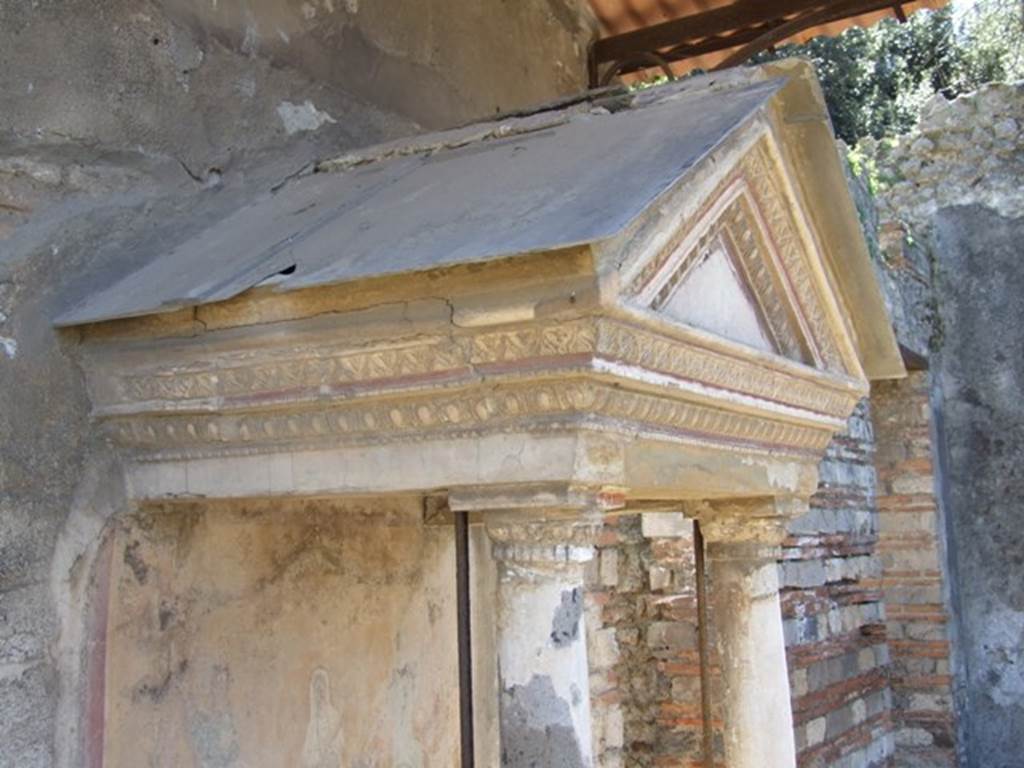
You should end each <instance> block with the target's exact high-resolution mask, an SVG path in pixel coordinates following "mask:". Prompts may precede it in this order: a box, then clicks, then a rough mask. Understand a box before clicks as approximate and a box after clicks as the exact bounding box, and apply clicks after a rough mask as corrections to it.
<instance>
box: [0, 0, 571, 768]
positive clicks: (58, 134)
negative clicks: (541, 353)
mask: <svg viewBox="0 0 1024 768" xmlns="http://www.w3.org/2000/svg"><path fill="white" fill-rule="evenodd" d="M569 8H570V6H569V5H568V4H565V3H563V2H562V1H561V0H528V1H527V2H517V3H507V2H504V1H503V0H458V1H457V2H451V0H445V2H440V0H438V1H437V2H413V1H412V0H408V1H403V0H386V1H384V2H381V1H378V2H373V3H369V2H363V3H359V2H356V0H309V2H298V1H295V0H290V1H288V2H277V1H276V0H275V1H273V2H272V1H271V0H251V1H250V2H242V0H216V1H214V2H200V0H166V2H147V1H146V0H109V1H107V2H102V3H97V2H92V1H91V0H70V1H69V2H51V1H50V0H35V1H33V2H29V0H12V1H11V2H4V3H0V766H4V767H5V768H6V766H18V768H36V767H37V766H50V765H53V764H54V761H55V759H56V757H55V755H56V754H57V753H58V751H59V750H57V749H56V745H55V743H54V739H55V737H54V733H55V729H56V724H57V720H56V717H57V716H56V709H55V707H56V702H57V699H58V695H59V693H60V692H61V688H62V685H63V686H66V685H68V684H69V681H68V680H62V679H61V678H60V677H59V676H58V674H57V671H56V669H57V662H58V654H59V653H60V651H61V646H60V643H59V642H58V641H59V637H58V630H59V627H61V626H62V622H64V623H67V622H68V620H69V619H70V618H71V617H70V616H69V614H70V613H71V612H76V611H84V610H86V606H84V605H80V604H78V602H80V601H78V602H74V601H72V602H70V603H66V604H65V605H63V607H58V606H57V605H56V601H57V592H59V591H60V588H63V587H60V588H58V587H57V586H55V587H53V588H51V579H52V580H53V583H54V584H55V585H63V584H66V583H68V580H69V579H71V580H72V581H74V583H75V584H77V585H78V586H81V585H82V584H83V583H85V582H86V581H87V580H88V573H86V574H85V575H84V576H83V574H82V573H80V572H79V570H81V569H82V568H84V569H85V570H86V571H88V567H89V565H90V564H91V563H90V562H89V559H88V558H85V559H83V560H78V555H80V554H81V553H82V552H83V551H85V548H86V547H87V545H88V544H89V543H90V542H92V539H94V538H95V530H94V529H93V528H91V527H89V526H84V527H83V526H82V525H81V520H79V519H77V518H75V517H74V516H73V515H72V516H69V510H71V508H72V501H73V498H74V496H75V489H76V486H78V485H79V484H80V483H81V482H82V478H83V475H84V473H85V465H86V462H87V461H88V462H92V463H94V464H97V465H101V464H103V462H104V461H105V460H106V459H105V455H106V453H107V448H106V446H105V445H104V444H103V443H102V442H101V441H99V440H97V438H96V437H95V435H94V434H93V433H92V432H91V430H90V428H89V423H88V402H87V397H86V393H85V391H84V387H83V383H82V380H81V376H80V374H79V371H78V368H77V365H76V363H75V335H74V334H73V333H67V334H60V335H58V334H55V333H54V332H53V330H52V329H51V327H50V320H51V319H52V318H53V317H54V316H55V315H57V314H58V313H59V312H60V311H61V310H62V309H64V308H66V307H67V306H69V305H71V304H73V303H74V302H76V301H77V300H79V299H80V298H81V297H82V296H84V295H85V294H87V293H88V292H90V291H91V290H93V289H95V288H96V287H98V286H103V285H106V284H109V281H110V280H111V279H112V278H113V276H117V275H121V274H123V273H124V272H126V271H128V270H131V269H133V268H135V267H136V266H137V265H139V264H141V263H144V262H145V261H146V260H148V259H150V258H152V257H153V256H155V255H156V254H158V253H161V252H164V251H166V250H168V249H169V248H170V247H172V246H173V244H174V243H175V242H178V241H179V240H181V239H183V238H185V237H187V236H189V235H190V234H193V233H195V232H196V231H198V230H199V229H200V228H202V227H204V226H206V225H208V224H209V223H210V222H212V221H215V220H217V219H218V218H221V217H223V216H226V215H227V214H228V213H230V212H231V211H233V210H234V209H236V208H237V207H238V206H240V205H242V204H243V203H244V202H245V201H246V200H248V199H249V198H251V197H252V196H254V195H257V194H261V193H265V192H266V191H268V190H269V189H271V188H272V187H274V186H275V185H277V184H279V183H281V182H282V181H283V180H285V179H286V178H287V177H288V176H289V175H290V174H293V173H295V172H296V171H298V170H299V169H301V168H303V167H307V166H308V165H309V163H310V162H311V161H313V160H316V159H318V158H321V157H325V156H333V155H336V154H338V153H339V152H343V151H345V150H348V149H351V148H355V147H359V146H365V145H368V144H372V143H375V142H378V141H384V140H388V139H391V138H395V137H398V136H401V135H407V134H411V133H414V132H416V131H418V130H420V129H421V127H426V126H432V125H441V124H450V123H455V122H460V121H463V120H466V119H468V118H470V117H472V116H476V115H483V114H490V113H492V112H493V111H494V110H495V109H497V108H501V109H506V108H514V107H521V106H524V105H526V104H529V103H532V102H536V101H541V100H545V99H549V98H551V97H553V96H555V95H558V94H561V93H565V92H567V91H573V90H575V89H576V88H577V87H578V86H579V84H580V83H581V82H582V80H583V61H582V56H583V50H584V48H583V42H584V40H585V38H586V37H587V35H588V34H589V33H588V31H587V28H586V27H587V22H586V19H585V17H584V18H583V21H580V20H579V18H580V17H578V16H577V14H576V13H575V12H570V10H569ZM573 57H575V58H573ZM91 504H92V502H86V503H85V505H84V507H82V509H81V510H80V511H81V513H82V514H85V515H88V513H89V511H90V505H91ZM76 514H77V513H76ZM99 522H101V521H99ZM98 527H99V523H97V526H96V528H98ZM60 537H63V538H60ZM90 537H92V538H90ZM58 539H60V541H62V542H64V544H62V545H61V547H62V548H63V549H61V550H60V551H62V552H64V554H65V555H66V557H62V559H60V560H59V562H58V561H55V560H54V553H55V547H57V544H58ZM92 543H94V542H92ZM69 547H70V549H68V548H69ZM65 550H67V551H65ZM75 562H78V563H79V566H78V568H79V570H69V568H68V566H69V565H70V564H71V563H75ZM83 563H84V565H83ZM58 570H59V571H60V572H59V573H58V572H57V571H58ZM83 580H84V581H83ZM75 584H73V585H72V586H75ZM71 623H72V624H73V623H74V622H71ZM64 634H65V639H67V637H68V636H69V631H68V630H67V629H65V630H64ZM75 693H76V692H75V691H72V692H71V695H72V700H73V698H74V694H75ZM64 719H66V718H62V721H61V722H62V723H63V720H64ZM63 725H65V726H66V723H63ZM64 747H67V745H66V744H65V745H64Z"/></svg>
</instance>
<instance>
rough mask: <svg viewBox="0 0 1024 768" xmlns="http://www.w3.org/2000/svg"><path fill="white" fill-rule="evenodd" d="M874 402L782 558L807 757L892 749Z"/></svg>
mask: <svg viewBox="0 0 1024 768" xmlns="http://www.w3.org/2000/svg"><path fill="white" fill-rule="evenodd" d="M868 410H869V409H868V404H867V401H864V402H862V403H861V405H860V406H859V407H858V408H857V410H856V412H855V413H854V414H853V416H852V417H851V418H850V421H849V424H848V428H847V431H846V433H845V434H843V435H839V436H837V437H836V438H835V439H834V440H833V441H832V444H831V445H830V446H829V448H828V451H827V453H826V455H825V458H824V460H823V461H822V463H821V467H820V471H819V485H818V492H817V493H816V494H815V495H814V496H813V497H812V498H811V509H810V511H809V512H808V514H806V515H804V516H803V517H801V518H800V519H798V520H796V521H795V522H794V523H793V524H792V525H791V526H790V531H789V533H790V535H789V538H788V539H787V540H786V541H785V542H784V546H783V552H782V560H781V561H780V564H779V583H780V589H781V599H782V615H783V626H784V629H785V634H786V645H787V650H788V658H789V675H790V685H791V687H792V692H793V720H794V727H795V733H796V745H797V752H798V763H799V765H800V766H802V767H806V768H819V767H824V766H828V767H829V768H833V767H835V768H845V767H847V766H848V767H849V768H866V767H867V766H879V765H884V764H886V763H887V761H888V760H889V758H890V756H891V755H892V752H893V736H892V721H891V717H890V706H891V693H890V690H889V686H888V665H889V649H888V647H887V645H886V627H885V611H884V608H883V605H882V594H881V591H880V590H879V583H878V580H879V576H880V573H881V562H880V560H879V558H878V555H877V552H876V546H877V541H878V532H877V508H876V505H875V487H876V478H875V469H874V466H873V463H872V462H873V454H874V438H873V434H872V429H871V422H870V420H869V418H868Z"/></svg>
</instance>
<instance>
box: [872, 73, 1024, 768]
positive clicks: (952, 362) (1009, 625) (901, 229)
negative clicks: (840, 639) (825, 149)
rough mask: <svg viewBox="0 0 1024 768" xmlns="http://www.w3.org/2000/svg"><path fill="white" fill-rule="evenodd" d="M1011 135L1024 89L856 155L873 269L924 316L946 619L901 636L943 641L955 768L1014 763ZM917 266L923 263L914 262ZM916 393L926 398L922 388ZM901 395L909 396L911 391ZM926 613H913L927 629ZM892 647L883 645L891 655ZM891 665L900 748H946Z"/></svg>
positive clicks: (1019, 236) (1017, 682)
mask: <svg viewBox="0 0 1024 768" xmlns="http://www.w3.org/2000/svg"><path fill="white" fill-rule="evenodd" d="M1022 126H1024V83H1019V82H1018V83H1012V84H998V83H997V84H991V85H988V86H984V87H983V88H981V89H980V90H979V91H978V92H976V93H973V94H967V95H964V96H961V97H959V98H957V99H956V100H955V101H952V102H947V101H946V100H945V99H943V98H942V97H941V96H937V97H935V98H934V99H933V101H932V102H931V103H930V104H928V105H927V107H926V108H925V110H924V111H923V114H922V117H921V120H920V123H919V124H918V126H917V127H916V129H915V130H913V131H911V132H910V133H909V134H908V135H905V136H901V137H898V138H896V139H894V140H890V141H886V142H882V143H881V144H875V143H873V142H867V143H866V145H864V146H862V147H860V149H861V150H862V151H863V153H864V154H865V155H867V156H868V158H869V162H873V163H874V164H875V170H874V174H873V175H874V178H875V180H876V198H877V205H878V209H879V214H880V226H881V231H882V232H883V234H884V235H885V238H884V239H886V240H888V243H889V245H888V247H886V248H885V249H884V250H885V251H886V252H887V253H888V255H889V256H890V257H891V256H892V255H895V256H896V258H895V259H892V258H885V257H883V261H884V262H885V263H884V264H883V266H884V267H885V271H886V272H887V273H888V274H890V275H892V276H893V280H892V282H893V283H894V284H895V285H896V286H897V287H898V288H899V289H900V290H899V291H898V292H899V293H900V294H902V299H903V300H904V301H903V303H904V304H906V301H905V299H906V298H907V297H908V296H913V295H916V296H918V297H923V298H925V301H921V302H919V304H920V305H921V306H925V305H928V304H930V305H931V309H930V310H928V311H929V312H930V314H931V315H932V318H933V322H932V323H931V328H932V333H931V338H930V345H929V347H930V348H929V349H928V350H926V352H927V353H928V357H929V369H930V370H929V383H930V384H929V385H930V388H931V409H932V413H933V414H935V419H936V423H935V428H934V434H936V435H937V436H938V438H939V439H938V440H937V442H936V443H935V444H934V445H933V446H932V459H933V462H935V466H936V467H939V468H941V469H940V470H939V471H936V472H935V474H936V475H937V477H936V482H935V483H934V485H935V487H937V488H938V489H939V493H940V496H941V499H940V501H941V504H940V508H941V509H943V510H944V514H945V525H944V530H943V529H939V530H940V532H942V533H944V534H945V536H946V541H947V548H946V551H945V553H944V557H943V559H942V561H941V563H940V566H941V568H942V569H943V570H944V571H945V573H946V575H947V576H948V582H947V584H946V587H947V590H948V600H949V604H950V607H951V610H952V615H953V616H954V621H953V622H952V623H951V624H949V625H948V626H947V627H946V629H945V631H943V630H942V629H941V627H940V623H939V622H935V623H933V624H932V625H931V626H930V627H929V628H927V629H926V628H925V627H924V626H923V624H924V622H923V621H914V622H911V623H910V625H909V626H907V627H905V629H906V630H907V631H911V632H914V633H915V634H918V635H922V634H928V635H930V637H929V640H928V641H929V642H936V643H939V642H941V641H942V640H943V639H944V637H943V635H944V636H945V638H948V640H949V642H950V643H951V644H952V649H953V651H952V656H951V657H950V662H951V671H952V673H953V680H952V691H953V703H955V705H956V706H955V709H956V710H957V711H956V716H957V718H956V721H957V742H958V744H957V747H958V751H959V752H960V755H961V765H963V766H966V767H967V768H1010V767H1011V766H1017V765H1019V764H1020V756H1021V754H1022V752H1024V735H1022V734H1024V731H1022V729H1021V728H1020V723H1021V722H1022V721H1024V707H1022V705H1021V700H1022V697H1024V674H1022V672H1021V670H1022V669H1024V656H1022V650H1021V649H1022V648H1024V586H1022V585H1024V561H1022V559H1021V557H1020V554H1019V553H1020V552H1021V551H1022V549H1024V541H1022V536H1021V531H1022V528H1021V525H1020V519H1021V509H1020V499H1021V497H1022V495H1024V491H1022V483H1021V473H1020V471H1019V468H1020V466H1021V462H1022V461H1024V424H1022V419H1021V415H1020V414H1021V409H1020V393H1021V388H1022V383H1021V382H1022V381H1024V362H1022V361H1024V354H1022V352H1021V334H1020V328H1021V324H1022V322H1024V298H1022V297H1024V270H1022V269H1021V243H1022V242H1024V131H1022ZM922 253H923V254H924V255H925V256H926V261H925V263H922V260H921V259H920V258H919V257H920V255H921V254H922ZM908 255H909V256H910V257H911V258H904V257H906V256H908ZM915 264H916V266H914V265H915ZM908 266H911V267H913V268H910V269H908V268H906V267H908ZM912 283H917V286H916V287H914V286H913V285H912ZM904 288H909V290H903V289H904ZM912 314H913V313H912ZM900 330H901V327H900V325H899V324H898V325H897V331H898V332H899V331H900ZM910 335H911V336H913V335H914V334H910ZM905 336H906V334H904V335H902V336H901V340H903V338H904V337H905ZM910 348H911V349H912V350H913V351H915V352H918V353H921V351H922V350H921V349H920V347H917V348H915V347H914V346H913V345H910ZM916 385H917V386H924V384H923V381H921V380H918V381H917V382H916ZM911 386H914V385H911ZM890 394H892V393H890ZM900 396H901V397H902V396H906V397H914V395H912V393H911V392H909V391H908V392H906V393H901V394H900ZM916 397H920V395H919V394H918V395H916ZM919 407H922V406H920V404H918V405H916V406H915V407H914V408H913V409H911V412H912V413H919ZM902 416H904V417H907V418H911V416H909V415H907V414H902ZM897 426H899V425H897ZM903 426H905V427H907V428H910V425H909V424H904V425H903ZM923 458H924V456H914V457H911V458H910V461H914V460H921V459H923ZM890 461H895V459H891V458H884V459H882V458H881V454H880V462H881V463H880V468H881V467H882V466H883V464H885V463H887V462H890ZM910 466H911V467H913V465H910ZM886 471H893V472H895V473H896V474H895V475H894V476H893V479H894V481H895V480H896V479H900V478H899V477H898V476H899V475H902V474H905V472H906V471H907V468H899V467H889V468H887V470H886ZM915 471H917V472H918V473H919V476H918V477H917V478H910V477H909V476H906V477H903V478H902V479H901V482H902V481H907V482H916V483H925V482H926V479H925V477H924V476H925V474H927V471H926V470H925V469H924V465H923V464H921V465H920V466H919V467H917V469H916V470H915ZM887 495H893V496H900V495H901V494H899V493H891V492H889V493H887ZM884 503H888V502H884ZM922 504H923V505H924V507H923V508H922V509H920V510H918V511H917V512H910V513H899V514H902V515H903V517H901V518H899V519H900V520H903V521H905V523H906V524H908V525H909V524H910V522H909V521H911V520H912V519H913V515H914V514H919V515H920V516H921V519H920V520H919V521H918V522H919V523H920V524H921V525H922V526H923V525H925V523H929V521H928V520H927V518H928V517H929V515H930V512H929V511H928V506H929V505H928V503H927V501H922ZM886 514H888V511H886ZM894 522H895V521H894ZM929 524H930V523H929ZM890 543H892V544H895V543H896V542H895V541H892V542H890ZM929 547H930V545H928V547H926V549H928V548H929ZM903 552H904V554H903V555H902V556H897V554H896V550H891V551H890V552H889V553H888V554H887V555H886V556H887V558H888V559H889V560H891V561H893V566H892V567H893V568H894V569H895V570H894V571H891V572H888V573H887V576H886V578H887V579H889V578H895V576H894V574H895V573H898V572H899V571H900V570H905V571H907V572H908V573H909V572H912V571H918V570H920V566H919V564H918V563H916V562H915V561H916V560H917V559H918V558H919V557H927V558H930V557H931V556H932V555H931V553H930V552H927V551H926V553H925V554H924V555H922V554H920V553H919V552H918V551H917V550H910V549H905V550H903ZM901 557H905V558H906V567H905V568H902V567H901V566H900V564H899V562H898V561H899V560H900V559H901ZM887 570H888V569H887ZM932 586H934V583H933V584H932ZM887 593H888V589H887ZM921 602H922V603H924V604H925V606H927V605H928V604H931V605H932V606H933V608H934V605H935V604H936V603H937V600H936V599H935V596H934V595H932V597H931V598H927V599H926V598H921ZM893 603H894V605H895V606H897V607H898V608H899V609H900V610H903V606H905V605H906V604H907V603H906V600H905V598H904V597H902V596H896V595H894V599H893ZM911 605H912V603H911ZM933 608H923V609H922V610H925V611H928V612H930V613H931V614H932V615H933V616H937V613H936V611H935V610H934V609H933ZM893 618H894V620H895V619H898V618H903V615H902V614H896V615H894V617H893ZM899 624H901V622H898V621H893V622H890V625H891V626H895V625H899ZM899 628H900V629H904V627H902V626H900V627H899ZM921 639H922V640H923V639H924V638H923V637H922V638H921ZM899 642H902V639H899V638H895V637H894V645H893V648H894V650H897V649H898V648H899V645H898V643H899ZM935 653H938V648H937V647H936V648H935ZM939 661H941V659H940V660H939ZM901 663H902V662H898V663H897V667H896V675H897V677H896V683H895V685H896V687H897V698H896V701H897V710H898V711H899V709H900V708H903V709H905V710H906V712H907V713H908V715H910V714H912V713H915V712H922V713H924V712H931V713H932V715H931V716H930V717H931V721H930V722H929V723H924V722H921V720H922V719H923V718H919V717H916V715H915V716H914V718H913V719H914V720H916V721H917V722H916V723H915V724H914V725H913V726H911V725H910V724H909V723H908V729H907V730H906V731H905V732H904V734H903V736H902V737H901V738H903V739H909V740H913V741H915V743H916V746H915V749H921V750H926V749H947V750H948V747H947V735H948V734H947V729H946V725H947V724H948V722H949V720H948V714H949V710H950V707H949V706H948V704H949V702H948V700H947V699H946V698H945V696H944V695H943V694H941V693H940V692H939V691H940V690H941V689H942V687H943V686H942V685H941V683H939V682H938V680H935V681H932V682H934V683H935V686H934V689H935V690H933V691H931V692H929V693H927V694H925V692H924V691H923V690H921V691H919V692H918V693H917V694H911V693H910V691H909V690H908V691H906V692H907V694H908V697H907V698H903V697H901V695H900V693H899V691H900V686H901V685H903V683H901V682H900V676H901V675H903V674H909V672H907V673H905V672H904V670H902V669H901V667H900V664H901ZM915 663H918V662H915ZM942 668H943V666H942V665H941V664H937V666H936V669H935V671H934V674H935V675H939V676H941V675H942V674H943V673H942V672H941V669H942ZM918 682H920V683H921V685H923V686H924V687H932V686H931V684H930V683H928V682H927V681H923V680H922V681H917V682H915V683H914V685H917V683H918ZM915 695H916V698H915ZM919 726H920V727H919ZM911 751H912V750H911ZM907 754H910V752H908V753H907ZM936 759H938V758H936ZM940 764H941V763H940Z"/></svg>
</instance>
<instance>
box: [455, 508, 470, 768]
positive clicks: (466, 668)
mask: <svg viewBox="0 0 1024 768" xmlns="http://www.w3.org/2000/svg"><path fill="white" fill-rule="evenodd" d="M454 515H455V600H456V609H457V614H458V634H459V642H458V646H459V735H460V743H461V751H460V755H461V758H462V759H461V764H462V768H473V766H474V759H475V757H474V748H473V642H472V641H473V635H472V629H471V626H470V622H471V616H470V612H469V609H470V604H469V513H468V512H455V513H454Z"/></svg>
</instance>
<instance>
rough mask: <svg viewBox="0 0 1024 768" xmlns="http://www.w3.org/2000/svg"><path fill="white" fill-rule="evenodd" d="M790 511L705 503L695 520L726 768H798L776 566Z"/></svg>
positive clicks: (761, 504) (775, 505)
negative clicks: (718, 677) (717, 671)
mask: <svg viewBox="0 0 1024 768" xmlns="http://www.w3.org/2000/svg"><path fill="white" fill-rule="evenodd" d="M793 509H794V505H793V504H791V503H789V502H786V503H780V502H777V501H775V500H770V499H769V500H764V501H757V502H750V501H744V502H738V503H709V504H705V505H703V509H702V512H701V514H699V515H698V517H699V520H700V525H701V531H702V533H703V534H704V541H705V545H706V562H707V568H708V575H709V577H710V582H711V621H712V623H713V626H714V631H715V636H716V642H717V645H718V653H719V659H720V662H721V669H722V682H723V700H722V705H723V707H722V708H723V714H724V736H725V763H726V765H727V766H728V768H794V767H795V766H796V748H795V744H794V740H793V711H792V706H791V704H790V691H789V675H788V673H787V670H786V644H785V640H784V638H783V634H782V613H781V610H780V605H779V577H778V566H777V561H778V557H779V553H780V549H779V546H780V544H781V543H782V540H783V538H784V537H785V532H786V522H787V521H788V519H789V516H790V515H789V514H787V513H789V512H792V510H793ZM780 512H781V513H783V514H780Z"/></svg>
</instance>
